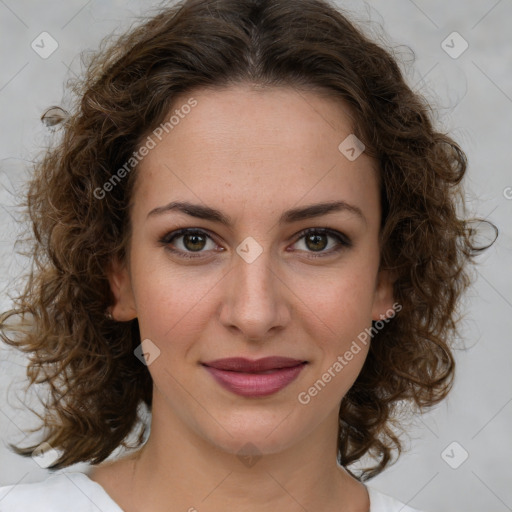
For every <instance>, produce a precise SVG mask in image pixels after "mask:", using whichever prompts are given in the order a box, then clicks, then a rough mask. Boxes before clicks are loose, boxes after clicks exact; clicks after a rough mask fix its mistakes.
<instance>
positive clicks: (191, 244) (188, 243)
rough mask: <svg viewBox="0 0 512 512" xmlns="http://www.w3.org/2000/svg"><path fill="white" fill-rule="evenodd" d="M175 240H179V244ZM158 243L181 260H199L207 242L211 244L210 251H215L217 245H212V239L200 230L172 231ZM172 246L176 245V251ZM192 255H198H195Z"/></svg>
mask: <svg viewBox="0 0 512 512" xmlns="http://www.w3.org/2000/svg"><path fill="white" fill-rule="evenodd" d="M175 240H181V241H180V242H179V243H175ZM159 241H160V243H161V244H163V245H164V246H165V247H166V249H167V250H169V251H171V252H172V253H175V254H177V255H178V256H180V257H182V258H188V259H193V258H201V257H202V256H201V253H202V252H205V251H203V249H204V248H205V247H207V245H208V241H209V242H211V244H212V245H213V247H210V250H215V248H216V247H217V245H216V244H215V243H214V241H213V239H212V237H211V236H210V235H209V234H208V233H206V232H205V231H203V230H200V229H190V228H185V229H179V230H178V231H174V232H172V233H168V234H167V235H165V236H164V237H163V238H161V239H160V240H159ZM172 245H177V246H178V247H179V246H181V247H179V248H178V249H175V248H173V247H172ZM193 253H199V254H197V255H195V254H193Z"/></svg>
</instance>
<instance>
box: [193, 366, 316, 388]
mask: <svg viewBox="0 0 512 512" xmlns="http://www.w3.org/2000/svg"><path fill="white" fill-rule="evenodd" d="M202 364H203V366H204V367H205V369H206V370H207V371H208V372H209V373H210V374H211V375H212V377H213V378H214V379H215V380H216V381H217V382H218V383H219V384H220V385H221V386H222V387H224V388H225V389H227V390H229V391H231V392H232V393H235V394H237V395H240V396H245V397H262V396H268V395H272V394H274V393H277V392H278V391H280V390H281V389H283V388H285V387H286V386H288V384H290V383H291V382H292V381H294V380H295V379H296V378H297V377H298V375H299V373H300V372H301V371H302V369H303V368H304V366H305V365H306V364H307V361H303V360H299V359H291V358H289V357H264V358H262V359H256V360H250V359H245V358H243V357H232V358H228V359H216V360H214V361H208V362H206V363H202Z"/></svg>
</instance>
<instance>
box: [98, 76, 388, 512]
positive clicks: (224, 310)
mask: <svg viewBox="0 0 512 512" xmlns="http://www.w3.org/2000/svg"><path fill="white" fill-rule="evenodd" d="M191 96H193V97H194V98H195V99H196V100H197V106H195V107H194V108H193V109H191V112H190V113H189V114H188V115H187V116H186V117H185V118H184V119H183V120H180V123H179V124H178V125H177V126H175V127H174V129H173V130H172V131H170V132H169V134H167V135H165V136H164V137H163V138H162V141H161V142H159V143H158V144H157V146H156V147H155V148H154V149H152V150H151V151H150V152H149V154H148V155H147V156H146V157H145V158H144V160H143V161H142V162H141V164H140V166H139V169H138V172H139V174H138V176H137V186H136V188H135V191H134V195H133V207H132V209H131V212H130V215H131V222H132V229H133V231H132V238H131V245H130V248H129V259H128V261H127V262H125V264H122V263H120V262H117V261H116V262H114V264H113V267H112V270H111V272H110V273H109V279H110V284H111V288H112V291H113V293H114V296H115V298H116V302H115V305H114V306H113V308H112V314H113V317H114V318H115V319H116V320H118V321H128V320H131V319H133V318H135V317H137V318H138V321H139V326H140V331H141V340H144V339H146V338H148V339H150V340H151V341H152V343H154V345H155V346H156V347H158V349H159V350H160V354H159V356H158V357H157V358H156V359H154V361H153V362H152V363H151V364H149V366H148V369H149V371H150V373H151V376H152V378H153V382H154V392H153V410H152V428H151V434H150V436H149V439H148V442H147V443H146V445H145V446H144V447H143V448H142V450H140V451H138V452H137V453H136V454H131V455H130V456H128V457H125V458H124V459H121V460H118V461H115V462H109V463H104V464H103V465H100V466H96V467H95V468H94V469H93V471H92V473H91V474H90V477H91V478H92V479H93V480H95V481H96V482H98V483H100V484H101V485H103V487H104V488H105V490H106V491H107V492H108V493H109V494H110V495H111V497H112V498H113V499H114V500H115V501H116V502H117V503H118V504H119V505H120V506H121V507H122V508H123V510H125V511H126V512H132V511H141V510H144V511H148V512H160V511H162V512H163V511H166V512H169V511H170V510H176V511H178V510H183V511H186V510H190V511H192V510H197V511H199V512H202V511H207V512H217V511H221V510H222V511H224V510H226V504H229V508H230V509H232V510H239V511H247V512H249V511H250V512H259V511H268V510H269V503H271V504H272V507H271V508H272V509H274V510H283V511H299V510H301V511H302V510H304V508H305V509H307V510H315V511H317V512H319V511H325V512H330V511H338V512H339V511H341V510H342V511H361V512H362V511H368V509H369V498H368V494H367V491H366V489H365V487H364V486H363V485H362V484H361V483H359V482H358V481H357V480H355V479H354V478H352V477H351V476H350V475H349V474H348V473H347V472H346V471H345V470H344V469H343V468H341V467H340V466H339V465H338V464H337V462H336V456H335V455H336V438H337V430H338V410H339V406H340V402H341V399H342V398H343V396H344V395H345V393H346V392H347V391H348V389H349V388H350V387H351V386H352V384H353V383H354V381H355V379H356V378H357V376H358V374H359V373H360V371H361V368H362V365H363V363H364V359H365V357H366V354H367V352H368V345H367V346H364V345H362V344H361V348H362V349H361V351H360V352H359V353H358V354H357V355H355V356H354V358H353V359H352V360H351V361H350V362H349V363H348V364H347V365H346V366H345V367H344V368H343V370H342V371H341V372H339V373H338V374H337V375H336V376H335V377H334V378H332V380H331V382H330V383H328V384H327V385H326V386H325V387H324V388H323V389H322V390H321V391H320V392H319V393H318V395H317V396H315V397H313V398H312V399H311V401H310V402H309V403H308V404H307V405H304V404H301V403H300V402H299V401H298V399H297V397H298V394H299V393H300V392H303V391H307V390H308V388H310V387H311V386H312V385H313V384H314V383H315V381H317V380H318V379H319V378H321V376H322V374H323V373H325V372H326V371H327V370H328V368H329V367H332V365H333V363H334V362H335V361H336V360H337V357H338V356H339V355H343V354H344V353H345V352H346V351H347V350H348V349H349V347H350V345H351V343H352V342H353V340H355V339H357V336H358V334H359V333H361V332H362V331H364V329H365V328H369V327H370V326H371V321H372V320H379V319H381V318H382V317H383V316H382V315H385V314H386V311H389V310H390V308H391V307H392V304H393V296H392V282H391V279H390V276H389V275H388V274H387V273H386V272H384V271H379V261H380V248H379V226H380V219H381V211H380V202H379V184H378V174H377V172H378V171H377V165H376V162H375V161H374V160H373V159H372V158H370V157H369V156H367V155H366V154H365V153H363V154H361V156H359V157H358V158H357V159H356V160H355V161H349V160H348V159H347V158H346V157H345V156H344V155H343V154H342V153H341V152H340V151H339V150H338V145H339V144H340V142H341V141H343V140H344V139H345V138H346V137H347V136H348V135H349V134H351V133H352V127H351V116H350V112H349V110H348V107H347V106H346V105H344V104H343V103H341V102H340V101H339V100H335V99H332V98H329V97H327V96H325V95H322V94H320V93H319V92H313V91H308V92H304V91H301V92H300V93H299V92H298V91H297V90H295V89H293V88H289V87H282V88H256V87H253V86H250V85H246V84H244V85H238V86H230V87H229V88H224V89H214V90H207V89H199V90H197V91H194V93H193V94H191V93H187V95H183V96H182V97H181V98H180V99H179V101H178V100H177V101H176V104H175V105H177V106H179V105H182V104H185V103H186V101H187V99H189V98H190V97H191ZM339 200H343V201H345V202H346V203H348V204H350V205H353V206H355V207H357V208H359V209H360V211H361V212H362V214H363V216H364V219H363V218H361V217H360V216H358V215H356V214H355V213H353V212H352V211H348V210H344V211H337V212H331V213H329V214H326V215H323V216H319V217H316V218H310V219H304V220H300V221H296V222H293V223H291V224H283V225H280V224H279V223H278V219H279V217H280V215H281V214H282V213H283V212H284V211H286V210H289V209H291V208H297V207H304V206H307V205H312V204H317V203H324V202H330V201H339ZM170 201H189V202H192V203H195V204H201V205H208V206H210V207H213V208H216V209H218V210H221V211H222V212H223V213H224V214H225V215H227V216H229V217H230V218H231V219H232V221H233V226H232V227H227V226H225V225H222V224H220V223H218V222H214V221H211V220H204V219H199V218H195V217H191V216H188V215H186V214H184V213H182V212H178V211H170V212H167V213H164V214H161V215H154V216H150V217H149V218H148V213H149V212H150V211H151V210H153V209H154V208H156V207H159V206H163V205H166V204H167V203H169V202H170ZM180 228H197V229H201V230H203V231H205V232H206V234H210V235H211V237H212V238H211V239H209V238H207V237H206V238H200V239H199V244H198V242H197V240H196V239H193V240H188V242H187V241H186V237H181V238H177V239H175V240H174V241H173V242H172V243H168V244H167V246H166V245H165V244H163V243H161V242H159V240H160V239H161V238H162V237H163V236H164V235H166V234H168V233H172V232H173V231H175V230H177V229H180ZM310 228H330V229H332V230H335V231H338V232H340V233H343V234H344V235H346V236H347V237H349V238H350V240H351V241H352V246H351V247H345V246H341V250H340V251H339V252H336V253H334V252H332V250H333V248H335V247H336V246H337V245H338V241H337V240H336V239H335V238H332V237H331V236H325V235H324V236H323V237H322V238H321V239H320V242H317V245H315V243H310V244H308V243H307V237H304V236H302V237H299V236H297V235H299V234H300V232H301V231H302V230H304V229H310ZM247 237H253V238H254V239H255V240H256V241H257V243H258V244H259V245H260V246H261V248H262V250H263V252H262V253H261V254H260V255H259V256H258V257H257V258H256V259H255V260H254V261H253V262H251V263H248V262H246V261H245V260H244V259H242V258H241V257H240V256H239V255H238V253H237V252H236V248H237V247H238V246H239V245H240V243H241V242H242V241H243V240H244V239H245V238H247ZM195 244H196V245H195ZM169 246H172V247H173V248H174V249H176V250H178V251H181V253H182V254H183V253H187V251H188V254H190V253H192V254H193V255H196V256H197V255H199V257H198V258H197V259H192V260H187V259H185V258H182V257H180V256H178V255H176V254H173V253H172V252H170V250H169ZM197 247H199V248H200V249H199V250H200V251H202V252H199V253H198V252H194V251H193V249H194V248H197ZM315 248H316V251H315ZM318 254H320V255H321V256H319V257H317V258H314V256H315V255H318ZM322 255H323V256H322ZM270 355H280V356H287V357H293V358H296V359H301V360H307V361H308V364H307V365H306V366H305V368H304V369H303V371H302V372H301V373H300V375H299V376H298V378H297V379H296V380H295V381H293V382H292V383H291V384H289V385H288V386H287V387H286V388H284V389H283V390H281V391H279V392H278V393H275V394H274V395H271V396H269V397H263V398H244V397H241V396H238V395H235V394H232V393H231V392H230V391H228V390H226V389H224V388H222V387H221V386H220V385H218V384H217V383H216V382H215V381H214V380H213V378H212V376H211V375H210V374H209V373H208V372H207V371H206V370H205V369H204V368H203V367H202V366H201V365H200V362H204V361H208V360H212V359H218V358H224V357H235V356H242V357H246V358H250V359H258V358H260V357H266V356H270ZM248 443H250V444H249V445H248ZM242 447H245V448H244V451H243V452H242V453H243V454H245V455H249V456H250V455H253V456H256V457H255V458H253V459H250V461H251V464H250V466H249V465H248V464H245V463H243V461H244V460H245V461H246V460H247V459H243V460H242V458H241V457H240V456H239V455H237V454H238V453H239V451H240V450H241V449H242Z"/></svg>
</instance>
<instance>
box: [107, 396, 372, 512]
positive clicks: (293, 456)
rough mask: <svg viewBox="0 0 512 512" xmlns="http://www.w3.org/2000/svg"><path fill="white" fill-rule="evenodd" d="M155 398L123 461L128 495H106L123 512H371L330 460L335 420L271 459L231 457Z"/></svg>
mask: <svg viewBox="0 0 512 512" xmlns="http://www.w3.org/2000/svg"><path fill="white" fill-rule="evenodd" d="M154 400H155V401H156V403H153V417H152V422H151V433H150V436H149V439H148V441H147V443H146V444H145V445H144V447H143V448H142V450H140V451H139V452H138V453H137V454H136V456H135V457H133V456H131V457H129V458H128V459H126V460H127V461H128V460H129V463H127V464H125V466H124V467H125V469H126V470H125V471H124V472H123V474H124V476H123V477H122V478H123V479H124V480H126V484H127V485H126V489H125V490H123V491H122V492H121V491H120V488H118V489H119V492H118V495H117V496H112V497H113V498H114V499H115V501H117V502H118V503H119V505H120V506H121V507H122V508H123V510H124V511H125V512H139V511H142V510H145V511H151V512H160V511H162V512H163V511H165V512H169V511H170V510H172V511H174V510H176V511H188V512H202V511H208V512H221V511H222V512H224V511H225V510H226V505H227V504H229V509H232V510H237V511H240V512H263V511H265V512H267V511H268V510H269V507H270V508H271V509H273V510H281V511H283V512H287V511H292V510H293V511H296V510H315V511H318V512H320V511H321V512H334V511H336V512H340V511H347V512H348V511H361V512H366V511H367V510H368V509H369V499H368V495H367V492H366V489H365V488H364V486H363V485H362V484H361V483H359V482H358V481H357V480H355V479H354V478H353V477H351V476H350V475H349V474H348V473H347V472H346V471H345V470H344V469H343V468H341V467H340V466H339V465H338V464H337V462H336V456H335V454H336V434H337V430H336V429H337V425H338V418H337V417H328V418H327V419H326V420H325V421H324V422H323V423H321V424H320V426H319V427H318V428H317V429H316V430H315V431H314V432H311V433H310V434H309V435H308V436H306V437H305V438H304V439H303V440H302V441H301V442H299V443H297V444H295V445H293V446H291V447H288V448H287V449H284V450H280V451H277V450H275V451H276V453H265V454H261V453H260V452H259V450H258V449H257V448H256V447H255V446H254V444H251V443H248V444H247V445H246V447H245V448H246V450H245V452H242V453H240V452H238V453H229V452H227V451H225V450H221V449H220V448H218V447H217V446H215V445H214V444H212V443H211V442H209V441H208V440H207V439H204V437H200V436H199V435H197V434H196V433H195V432H193V431H192V430H191V429H190V428H187V427H185V425H184V423H183V422H181V421H180V420H179V419H178V418H176V417H175V416H173V415H172V414H170V413H169V409H168V408H167V409H166V408H165V407H163V406H162V404H159V403H158V401H159V400H161V397H159V396H158V394H155V395H154ZM162 413H163V414H162ZM333 416H334V415H333ZM242 444H243V443H242ZM251 447H252V448H251ZM119 478H121V476H119Z"/></svg>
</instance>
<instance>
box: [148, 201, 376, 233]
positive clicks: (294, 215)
mask: <svg viewBox="0 0 512 512" xmlns="http://www.w3.org/2000/svg"><path fill="white" fill-rule="evenodd" d="M171 211H179V212H182V213H185V214H186V215H190V216H191V217H196V218H198V219H204V220H209V221H212V222H218V223H220V224H224V225H225V226H227V227H229V228H231V227H233V221H232V220H231V218H230V217H228V216H227V215H225V214H224V213H222V212H221V211H220V210H216V209H215V208H211V207H209V206H205V205H200V204H193V203H190V202H188V201H172V202H170V203H169V204H166V205H164V206H159V207H157V208H154V209H153V210H151V211H150V212H149V213H148V215H147V218H149V217H154V216H157V215H162V214H164V213H168V212H171ZM342 211H347V212H350V213H353V214H355V215H356V216H357V217H359V218H360V219H361V220H363V221H364V222H365V223H366V222H367V221H366V217H365V216H364V214H363V212H362V211H361V209H360V208H358V207H357V206H354V205H351V204H348V203H346V202H345V201H333V202H326V203H318V204H312V205H309V206H305V207H300V208H293V209H291V210H287V211H285V212H283V213H282V214H281V216H280V218H279V224H291V223H293V222H298V221H301V220H305V219H312V218H315V217H321V216H322V215H327V214H329V213H334V212H342Z"/></svg>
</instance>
